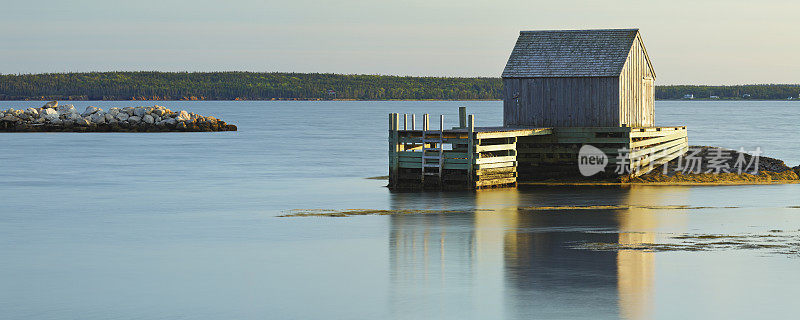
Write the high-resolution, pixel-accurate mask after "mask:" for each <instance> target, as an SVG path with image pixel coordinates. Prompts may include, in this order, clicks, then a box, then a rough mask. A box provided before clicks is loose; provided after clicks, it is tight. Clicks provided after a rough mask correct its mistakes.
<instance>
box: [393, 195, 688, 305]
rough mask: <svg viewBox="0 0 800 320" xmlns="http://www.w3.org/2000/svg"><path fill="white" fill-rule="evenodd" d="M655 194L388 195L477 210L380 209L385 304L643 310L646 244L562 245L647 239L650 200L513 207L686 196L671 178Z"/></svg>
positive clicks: (651, 238)
mask: <svg viewBox="0 0 800 320" xmlns="http://www.w3.org/2000/svg"><path fill="white" fill-rule="evenodd" d="M663 194H665V193H664V192H663V189H662V190H659V189H656V188H647V187H641V188H640V187H635V188H627V189H626V188H577V189H572V188H560V189H553V188H550V189H530V190H516V189H504V190H488V191H482V192H477V193H474V194H468V195H464V194H444V193H443V194H439V195H435V196H432V195H425V196H421V195H419V194H417V195H415V196H412V195H397V196H395V197H394V198H393V206H394V207H395V208H409V206H410V203H409V202H410V201H413V200H412V199H414V198H415V197H416V199H415V200H416V201H422V202H425V203H426V206H427V207H428V208H431V207H440V206H441V207H451V208H457V207H474V208H477V209H478V211H476V212H475V213H474V214H442V215H412V216H392V217H390V219H391V232H390V252H391V258H390V265H391V276H392V285H393V292H392V294H393V298H395V299H396V301H402V302H400V303H397V304H396V305H395V307H396V308H397V309H398V310H396V311H398V312H405V314H407V315H408V314H409V313H408V312H409V311H408V309H407V308H406V307H407V305H403V304H404V303H410V304H413V306H414V308H413V310H416V311H422V310H426V311H425V312H427V313H425V314H428V315H430V314H431V313H430V312H434V314H435V311H436V310H437V308H440V309H441V308H442V307H441V306H442V304H450V303H455V304H456V305H459V304H460V305H464V306H470V307H469V308H466V307H465V309H464V310H463V311H464V312H465V313H466V312H467V311H466V310H467V309H469V310H470V311H469V312H470V314H468V316H469V317H471V318H474V317H476V314H475V313H476V312H478V313H479V314H480V315H481V316H487V317H497V316H498V315H503V316H504V317H506V318H531V317H535V318H564V317H568V318H573V317H576V318H579V317H585V316H586V315H592V317H606V316H607V317H621V318H626V319H642V318H650V317H652V315H653V313H652V310H653V301H652V300H653V279H654V272H655V266H654V265H655V256H654V254H653V253H650V252H643V251H639V250H622V251H619V252H613V251H588V250H578V249H572V248H571V247H572V245H574V244H575V243H577V242H603V243H613V242H619V243H621V244H641V243H652V242H655V241H656V239H655V237H656V236H655V231H656V229H657V228H658V225H659V222H658V216H657V215H656V214H654V213H653V211H652V210H648V209H640V208H631V209H626V210H614V211H608V210H551V211H530V210H525V209H520V208H524V207H530V206H550V205H553V204H555V203H559V205H663V204H665V203H664V201H671V203H670V204H675V201H676V200H679V199H681V195H682V194H683V196H684V197H685V196H686V194H685V192H681V189H679V188H676V189H671V190H670V192H669V193H668V194H669V199H662V197H663V196H662V195H663ZM578 195H580V196H578ZM468 201H472V203H468ZM481 209H486V211H481ZM445 283H449V286H448V287H445V286H444V284H445ZM445 288H449V291H448V289H445ZM453 288H460V289H461V290H454V289H453ZM439 290H442V292H440V291H439ZM444 291H447V292H444ZM393 300H394V299H393ZM448 310H450V311H452V309H450V308H448ZM412 314H413V312H412ZM452 316H454V315H453V314H451V313H448V317H452ZM465 316H466V314H465Z"/></svg>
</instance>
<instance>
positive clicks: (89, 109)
mask: <svg viewBox="0 0 800 320" xmlns="http://www.w3.org/2000/svg"><path fill="white" fill-rule="evenodd" d="M98 111H103V109H100V108H98V107H92V106H88V107H86V110H85V111H83V113H81V116H84V117H86V116H91V115H92V114H93V113H95V112H98Z"/></svg>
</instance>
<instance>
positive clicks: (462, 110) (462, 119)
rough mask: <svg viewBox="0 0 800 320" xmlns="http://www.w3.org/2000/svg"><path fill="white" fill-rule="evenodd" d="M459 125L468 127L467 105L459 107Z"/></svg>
mask: <svg viewBox="0 0 800 320" xmlns="http://www.w3.org/2000/svg"><path fill="white" fill-rule="evenodd" d="M458 127H459V128H466V127H467V107H458Z"/></svg>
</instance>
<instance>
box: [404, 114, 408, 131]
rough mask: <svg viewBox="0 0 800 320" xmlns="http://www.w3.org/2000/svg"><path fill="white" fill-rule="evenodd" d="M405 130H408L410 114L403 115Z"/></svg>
mask: <svg viewBox="0 0 800 320" xmlns="http://www.w3.org/2000/svg"><path fill="white" fill-rule="evenodd" d="M403 130H408V113H404V114H403Z"/></svg>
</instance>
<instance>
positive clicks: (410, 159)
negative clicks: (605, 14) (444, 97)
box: [389, 108, 688, 190]
mask: <svg viewBox="0 0 800 320" xmlns="http://www.w3.org/2000/svg"><path fill="white" fill-rule="evenodd" d="M474 123H475V118H474V115H469V116H467V115H466V110H465V109H464V108H460V110H459V126H457V127H453V128H445V127H444V116H439V125H438V126H437V127H438V128H436V129H432V128H431V127H430V124H429V115H427V114H425V115H423V117H422V123H421V126H420V127H419V128H418V127H417V126H416V120H415V116H414V115H411V117H410V121H409V117H408V115H401V114H397V113H391V114H389V187H390V188H392V189H396V190H402V189H481V188H493V187H511V186H515V185H516V183H517V181H518V180H519V181H536V180H541V179H552V178H560V177H563V178H567V177H575V176H580V173H579V170H578V163H579V150H580V148H581V147H582V146H583V145H587V144H588V145H592V146H594V147H596V148H598V149H600V150H601V151H603V152H604V153H605V154H607V155H608V163H607V169H606V170H604V172H605V174H606V176H608V175H614V174H616V175H630V176H636V175H640V174H644V173H647V172H649V171H650V170H652V169H653V168H654V167H656V166H658V165H660V164H663V163H666V162H667V161H670V160H672V159H675V158H676V157H678V156H680V155H682V154H684V153H685V152H686V150H687V149H688V140H687V137H686V127H682V126H681V127H646V128H629V127H576V128H539V127H524V126H507V127H476V126H475V125H474ZM622 152H624V154H623V153H622ZM615 166H619V167H617V168H616V169H614V167H615ZM616 171H619V172H616ZM615 172H616V173H615Z"/></svg>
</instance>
